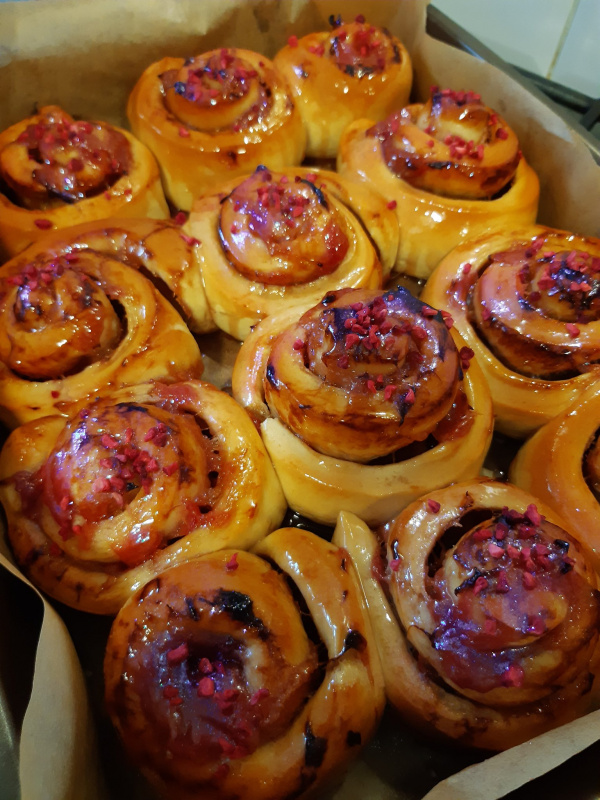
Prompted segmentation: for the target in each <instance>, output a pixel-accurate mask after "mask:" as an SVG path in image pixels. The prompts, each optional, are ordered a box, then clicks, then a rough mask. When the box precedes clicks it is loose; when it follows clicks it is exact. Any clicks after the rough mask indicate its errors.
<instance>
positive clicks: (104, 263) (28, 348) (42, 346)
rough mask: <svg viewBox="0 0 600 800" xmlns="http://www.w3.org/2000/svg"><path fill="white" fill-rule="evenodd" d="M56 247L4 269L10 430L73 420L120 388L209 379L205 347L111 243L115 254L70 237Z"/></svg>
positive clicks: (2, 347) (0, 334)
mask: <svg viewBox="0 0 600 800" xmlns="http://www.w3.org/2000/svg"><path fill="white" fill-rule="evenodd" d="M98 239H102V234H97V238H96V242H97V241H98ZM66 241H67V242H68V240H66ZM53 242H54V240H53ZM55 244H56V247H55V249H53V247H52V243H51V246H50V249H49V250H46V249H45V246H44V245H43V244H42V245H34V246H33V247H32V248H31V249H30V250H27V251H26V252H25V253H23V254H21V255H20V256H17V257H16V258H14V259H12V261H9V262H8V263H7V264H5V265H4V266H3V267H2V269H1V270H0V418H1V419H2V420H3V421H4V422H6V424H8V425H9V426H11V427H13V426H15V425H19V424H21V423H23V422H27V421H28V420H32V419H36V418H38V417H43V416H45V415H46V414H55V413H59V414H68V413H69V409H70V406H71V405H72V404H73V403H74V402H77V401H80V400H83V399H84V398H86V397H92V396H96V395H98V394H99V393H101V392H106V391H110V390H111V389H116V388H119V387H120V386H125V385H130V384H135V383H139V382H141V381H145V380H151V379H163V380H170V381H176V380H185V379H187V378H196V377H200V375H201V374H202V370H203V363H202V356H201V354H200V350H199V349H198V345H197V344H196V340H195V339H194V337H193V336H192V334H191V333H190V331H189V330H188V328H187V326H186V325H185V323H184V321H183V320H182V319H181V317H180V316H179V314H178V313H177V311H176V310H175V309H174V308H173V306H172V305H171V304H170V303H169V302H168V301H167V300H165V298H164V297H163V296H162V295H161V294H160V293H159V292H158V290H157V289H156V288H155V287H154V286H153V285H152V283H151V282H150V281H149V279H148V278H146V277H145V276H144V275H143V274H142V273H141V272H140V271H138V270H136V269H133V268H132V267H131V266H128V265H127V263H124V262H123V261H120V260H118V258H117V257H116V256H117V255H118V254H117V253H115V252H113V251H112V247H111V245H109V244H108V242H103V243H102V245H101V247H103V248H104V251H105V252H102V251H99V252H95V251H93V250H86V249H81V250H79V249H78V245H77V244H73V243H65V240H64V239H61V238H60V237H56V241H55ZM80 244H81V243H80Z"/></svg>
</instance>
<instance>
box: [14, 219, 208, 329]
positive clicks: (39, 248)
mask: <svg viewBox="0 0 600 800" xmlns="http://www.w3.org/2000/svg"><path fill="white" fill-rule="evenodd" d="M182 216H183V217H185V215H182ZM199 245H200V243H199V242H198V241H196V240H195V239H194V238H193V237H191V236H188V235H187V234H186V233H185V232H184V231H183V229H182V227H181V224H180V223H179V221H178V220H177V218H176V219H175V220H154V219H148V218H144V219H141V218H140V219H121V218H118V217H114V218H109V219H102V220H93V221H91V222H84V223H82V224H81V225H73V226H71V227H69V229H68V230H65V231H62V230H60V231H54V232H52V233H46V234H45V236H44V238H43V239H42V241H41V242H39V243H37V244H36V245H35V246H32V247H30V248H28V249H27V252H26V253H24V254H23V258H25V257H27V258H29V259H30V260H33V259H34V258H36V257H38V256H39V257H42V256H43V257H45V258H47V259H48V261H51V260H53V259H57V258H60V257H64V256H69V257H70V258H73V257H74V256H77V255H82V254H86V253H93V254H97V255H99V256H101V257H103V256H104V257H108V258H110V259H114V260H116V261H121V262H122V263H123V264H125V265H126V266H128V267H132V268H134V269H137V270H139V271H140V272H142V273H143V274H144V275H146V276H149V277H150V279H151V280H152V281H153V282H154V284H155V286H156V288H157V289H159V291H160V292H161V293H162V294H164V295H165V298H166V299H167V300H169V301H170V302H171V304H172V305H174V306H175V307H176V308H177V310H178V311H179V313H180V314H181V316H182V317H183V318H184V320H185V321H186V324H187V326H188V328H189V329H190V330H191V331H193V332H194V333H209V332H211V331H214V330H216V325H215V324H214V322H213V320H212V317H211V314H210V310H209V307H208V302H207V300H206V294H205V292H204V284H203V282H202V275H201V273H200V271H199V270H198V268H197V263H196V261H197V259H196V256H195V251H196V250H197V248H198V247H199ZM18 261H19V263H21V259H19V260H18Z"/></svg>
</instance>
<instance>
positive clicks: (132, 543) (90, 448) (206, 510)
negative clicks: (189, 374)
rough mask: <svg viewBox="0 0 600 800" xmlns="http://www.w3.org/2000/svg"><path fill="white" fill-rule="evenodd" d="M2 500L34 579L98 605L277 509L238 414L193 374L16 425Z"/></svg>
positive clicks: (275, 494)
mask: <svg viewBox="0 0 600 800" xmlns="http://www.w3.org/2000/svg"><path fill="white" fill-rule="evenodd" d="M0 500H1V501H2V504H3V505H4V509H5V511H6V516H7V522H8V526H7V527H8V538H9V541H10V544H11V546H12V549H13V552H14V555H15V557H16V560H17V562H18V563H19V565H20V566H21V568H22V569H23V571H24V572H25V573H26V574H27V575H28V576H29V577H30V578H31V580H32V581H33V583H35V584H36V585H37V586H39V587H40V588H41V589H43V591H45V592H46V593H47V594H49V595H50V596H51V597H54V598H56V599H57V600H60V601H61V602H63V603H66V604H67V605H70V606H73V607H74V608H78V609H81V610H83V611H90V612H92V613H98V614H115V613H116V612H117V611H118V609H119V608H120V607H121V605H122V604H123V603H124V602H125V600H126V599H127V598H128V597H129V595H130V594H132V593H133V592H134V591H136V590H137V589H138V588H139V587H140V586H142V585H143V584H144V583H146V582H147V581H148V580H150V579H151V578H153V577H154V576H155V575H157V574H158V573H159V572H161V571H162V570H164V569H166V568H167V567H170V566H173V565H175V564H178V563H181V562H182V561H187V560H188V559H190V558H193V557H195V556H197V555H198V554H201V553H207V552H211V551H214V550H222V549H224V548H227V547H236V548H240V549H247V548H249V547H251V546H252V545H254V544H255V543H256V542H257V541H258V540H259V539H260V538H261V537H263V536H265V535H266V534H267V533H269V532H270V531H272V530H273V529H274V528H276V527H277V525H278V524H279V523H280V522H281V519H282V518H283V514H284V511H285V502H284V499H283V495H282V492H281V488H280V486H279V483H278V481H277V478H276V477H275V473H274V471H273V468H272V466H271V463H270V461H269V459H268V457H267V454H266V452H265V449H264V447H263V445H262V442H261V441H260V437H259V436H258V434H257V433H256V431H255V430H254V427H253V425H252V423H251V422H250V420H249V419H248V416H247V415H246V413H245V412H244V411H243V410H242V409H241V408H240V407H239V406H238V405H237V404H236V403H235V401H234V400H232V399H231V398H230V397H229V396H228V395H226V394H225V393H224V392H221V391H219V390H218V389H215V388H214V387H213V386H211V385H210V384H207V383H202V382H199V381H187V382H183V383H174V384H169V385H166V384H161V383H154V384H140V385H138V386H134V387H126V388H124V389H121V390H119V391H117V392H114V393H112V394H110V395H107V396H106V397H103V398H99V399H97V400H95V401H93V402H91V403H89V405H85V406H84V405H80V406H79V408H78V410H76V411H75V412H74V413H73V414H72V416H70V417H68V418H64V417H57V416H53V417H45V418H43V419H40V420H35V421H33V422H29V423H27V424H25V425H23V426H21V427H20V428H17V429H16V430H15V431H13V433H12V434H11V435H10V436H9V438H8V440H7V442H6V444H5V446H4V448H3V450H2V453H1V454H0Z"/></svg>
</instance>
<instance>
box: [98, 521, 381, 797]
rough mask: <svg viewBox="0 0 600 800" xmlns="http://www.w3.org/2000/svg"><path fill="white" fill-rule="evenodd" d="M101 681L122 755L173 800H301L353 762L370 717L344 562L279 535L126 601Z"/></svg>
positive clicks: (358, 606)
mask: <svg viewBox="0 0 600 800" xmlns="http://www.w3.org/2000/svg"><path fill="white" fill-rule="evenodd" d="M105 683H106V700H107V705H108V709H109V713H110V715H111V717H112V720H113V722H114V724H115V726H116V728H117V730H118V732H119V734H120V736H121V738H122V740H123V743H124V745H125V748H126V749H127V751H128V753H129V755H130V756H131V758H132V759H133V760H134V761H135V762H136V763H138V764H139V765H140V766H141V768H142V770H143V771H144V773H145V774H146V775H147V776H148V777H149V778H150V780H151V781H152V782H153V783H154V784H155V785H157V786H158V787H159V788H160V789H161V791H162V794H163V795H164V796H166V797H169V798H178V800H199V798H202V799H203V800H233V798H237V797H241V796H244V797H252V798H253V799H254V800H279V798H282V797H289V796H292V795H293V796H295V797H299V798H304V797H306V796H308V795H309V794H311V793H313V792H314V791H315V790H318V789H319V788H322V787H323V784H324V783H325V782H326V781H327V780H328V778H330V776H332V775H335V774H337V773H338V772H339V771H340V769H341V768H343V767H344V766H346V765H347V764H348V763H349V762H350V760H352V759H354V758H356V756H357V754H358V752H359V751H360V749H361V746H363V745H364V744H366V742H367V741H368V739H369V738H370V736H371V734H372V733H373V732H374V730H375V727H376V725H377V723H378V721H379V717H380V715H381V712H382V710H383V705H384V695H383V686H382V681H381V667H380V665H379V662H378V657H377V651H376V647H375V645H374V643H373V640H372V634H371V630H370V626H369V624H368V620H367V618H366V614H365V611H364V606H363V600H362V596H361V594H360V592H359V590H358V586H357V583H356V577H355V573H354V570H353V566H352V564H351V563H350V560H349V559H348V558H347V554H346V553H345V552H344V551H343V550H342V549H340V548H337V547H334V546H333V545H331V544H329V543H328V542H326V541H324V540H323V539H320V538H319V537H317V536H315V535H314V534H312V533H308V532H306V531H302V530H298V529H292V528H285V529H281V530H278V531H275V532H274V533H272V534H271V535H270V536H268V537H267V538H266V539H265V540H264V541H263V542H261V543H260V545H259V546H258V548H257V555H254V554H252V553H245V552H237V551H235V550H226V551H223V552H221V553H214V554H209V555H204V556H200V557H199V558H197V559H194V560H193V561H190V562H188V563H187V564H184V565H181V566H178V567H175V568H174V569H170V570H168V571H167V572H164V573H163V574H162V575H160V576H158V577H157V578H156V579H155V580H153V581H151V582H150V583H149V584H147V585H146V586H145V587H143V588H142V589H140V590H139V591H138V592H137V593H136V594H135V595H134V596H133V597H132V598H131V600H130V601H129V602H128V603H127V604H126V605H125V607H124V608H123V609H122V610H121V612H120V613H119V615H118V617H117V620H116V621H115V624H114V625H113V628H112V631H111V635H110V637H109V641H108V645H107V651H106V658H105Z"/></svg>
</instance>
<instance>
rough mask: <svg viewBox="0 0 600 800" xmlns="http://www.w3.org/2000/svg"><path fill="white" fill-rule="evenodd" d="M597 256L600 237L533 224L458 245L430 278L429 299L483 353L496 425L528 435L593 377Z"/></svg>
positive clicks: (599, 326)
mask: <svg viewBox="0 0 600 800" xmlns="http://www.w3.org/2000/svg"><path fill="white" fill-rule="evenodd" d="M599 259H600V241H599V240H597V239H592V238H584V237H580V236H576V235H574V234H571V233H568V232H566V231H559V230H555V229H552V228H544V227H541V226H531V227H529V228H522V229H517V230H515V231H514V232H511V233H508V234H500V233H497V234H490V235H489V236H485V237H481V238H480V239H477V240H474V241H473V242H471V243H470V244H464V245H461V246H460V247H458V248H456V249H455V250H454V251H453V252H452V253H450V254H449V255H448V256H447V257H446V258H445V259H444V260H443V261H442V263H441V264H440V265H439V267H438V269H437V270H436V271H435V272H434V274H433V275H432V276H431V278H430V279H429V281H428V283H427V285H426V287H425V289H424V291H423V299H424V300H426V301H427V302H429V303H432V304H436V305H438V306H440V307H441V308H444V309H446V310H447V311H448V312H449V313H450V314H452V316H453V318H454V320H455V322H456V326H457V328H458V330H459V331H460V333H461V335H462V336H463V337H464V338H465V340H466V341H467V343H468V345H469V347H471V348H472V349H473V350H474V351H475V353H477V356H478V359H479V361H480V363H481V366H482V368H483V370H484V372H485V374H486V377H487V379H488V382H489V383H490V388H491V392H492V397H493V400H494V410H495V413H496V417H497V426H498V429H499V430H501V431H503V432H505V433H508V434H510V435H511V436H518V437H523V436H527V435H528V434H530V433H533V432H534V431H535V430H537V429H538V428H539V427H540V426H541V425H543V424H545V423H546V422H548V421H549V420H550V419H552V418H553V417H555V416H556V415H557V414H559V413H561V412H562V411H564V410H565V409H566V408H567V407H568V406H569V405H570V404H571V403H572V402H573V401H574V400H575V399H576V398H577V396H578V395H579V394H581V392H583V391H584V390H585V389H586V388H587V387H588V386H590V385H591V384H592V383H594V382H595V381H597V379H598V375H599V374H600V366H599V364H600V358H599V357H600V338H599V336H600V322H599V321H597V320H598V312H599V304H598V300H597V299H596V293H597V290H598V280H597V275H598V268H599V267H600V260H599ZM467 264H468V265H469V266H468V267H467V266H466V265H467Z"/></svg>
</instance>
